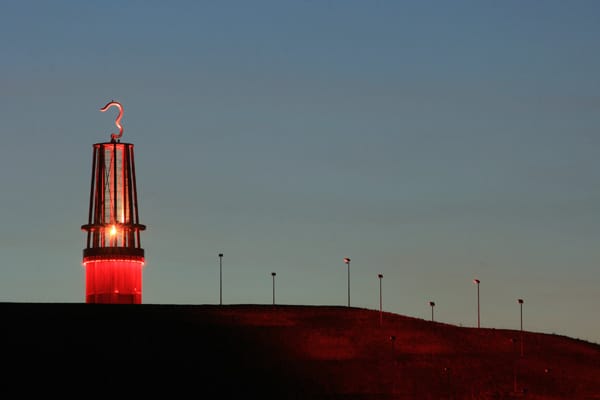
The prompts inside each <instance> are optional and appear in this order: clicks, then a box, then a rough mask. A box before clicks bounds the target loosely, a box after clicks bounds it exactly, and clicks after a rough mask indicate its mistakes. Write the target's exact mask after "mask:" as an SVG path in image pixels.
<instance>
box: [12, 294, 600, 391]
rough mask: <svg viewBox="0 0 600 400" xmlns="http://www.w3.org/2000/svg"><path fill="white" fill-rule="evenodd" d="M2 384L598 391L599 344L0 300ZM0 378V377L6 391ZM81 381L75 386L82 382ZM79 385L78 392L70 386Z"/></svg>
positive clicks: (317, 314)
mask: <svg viewBox="0 0 600 400" xmlns="http://www.w3.org/2000/svg"><path fill="white" fill-rule="evenodd" d="M0 312H1V315H2V316H3V321H4V324H3V328H2V334H1V339H2V343H3V344H4V349H5V351H4V353H3V358H2V359H3V362H4V365H5V367H8V371H9V372H8V373H7V374H5V377H6V379H5V384H8V385H9V386H10V385H12V384H14V382H15V378H19V377H23V376H28V377H29V378H30V379H31V381H32V382H39V384H34V385H31V386H29V385H25V386H23V385H16V386H17V387H18V388H19V389H20V390H21V391H26V392H27V393H30V394H33V393H36V392H37V393H39V392H40V391H43V392H44V393H50V392H54V393H57V394H61V393H67V392H68V391H70V390H73V388H74V387H75V386H74V385H76V384H77V385H82V387H84V388H85V389H84V391H83V392H82V394H87V395H89V394H101V393H102V394H117V395H121V394H123V395H124V394H125V393H128V397H129V396H130V395H131V394H138V395H141V396H145V395H149V394H153V395H157V394H160V393H162V394H167V395H168V396H169V398H173V397H177V398H179V397H181V395H185V396H186V398H187V397H194V398H195V397H206V398H258V399H265V398H282V399H283V398H286V399H288V398H290V399H291V398H295V399H296V398H297V399H337V398H344V399H510V398H526V399H600V346H599V345H597V344H593V343H588V342H584V341H579V340H575V339H571V338H568V337H564V336H557V335H548V334H540V333H532V332H525V333H524V335H523V350H524V354H523V356H521V333H520V332H519V331H514V330H504V329H484V328H481V329H477V328H463V327H457V326H453V325H447V324H442V323H435V322H430V321H425V320H421V319H416V318H410V317H405V316H401V315H396V314H391V313H384V314H383V324H381V325H380V315H379V312H378V311H373V310H365V309H356V308H347V307H328V306H270V305H269V306H266V305H229V306H206V305H198V306H196V305H149V304H143V305H131V306H129V305H99V304H75V303H73V304H43V303H42V304H37V303H0ZM6 387H7V386H6V385H5V388H6ZM78 390H79V389H78ZM74 392H76V393H79V392H78V391H74Z"/></svg>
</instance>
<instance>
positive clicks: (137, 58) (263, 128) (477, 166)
mask: <svg viewBox="0 0 600 400" xmlns="http://www.w3.org/2000/svg"><path fill="white" fill-rule="evenodd" d="M0 37H2V40H1V41H0V72H1V73H0V121H1V123H2V128H1V130H2V145H1V146H0V182H1V185H2V196H1V199H2V200H1V205H2V206H1V207H0V222H1V224H0V301H7V302H83V301H84V294H85V286H84V270H83V268H82V266H81V259H82V249H83V248H84V246H85V235H84V232H82V231H81V230H80V227H81V225H82V224H85V223H86V222H87V211H88V208H87V207H88V201H89V184H90V171H91V155H92V145H93V143H96V142H104V141H108V140H109V139H110V133H111V132H114V131H115V126H114V119H115V117H116V110H115V109H111V110H109V111H108V112H106V113H101V112H99V109H100V107H102V106H104V105H105V104H106V103H107V102H108V101H110V100H113V99H114V100H117V101H120V102H121V103H122V104H123V106H124V110H125V111H124V116H123V120H122V124H123V127H124V129H125V131H124V135H123V138H122V141H123V142H131V143H134V144H135V149H136V159H135V160H136V169H137V183H138V195H139V209H140V222H141V223H143V224H146V225H147V226H148V230H147V231H146V232H143V233H142V240H141V242H142V247H144V248H145V250H146V267H145V270H144V278H143V279H144V289H143V302H144V303H156V304H158V303H161V304H214V303H218V301H219V284H218V283H219V264H218V257H217V254H218V253H219V252H223V253H224V257H223V280H224V288H223V300H224V303H227V304H232V303H261V304H264V303H270V302H271V272H272V271H275V272H277V277H276V296H277V302H278V303H286V304H326V305H345V304H346V302H347V281H346V279H347V270H346V265H345V264H344V263H343V258H344V257H350V258H351V259H352V262H351V271H350V272H351V303H352V305H353V306H357V307H366V308H372V309H378V307H379V304H378V301H379V292H378V290H379V281H378V278H377V274H378V273H383V274H384V278H383V282H382V283H383V303H384V309H385V310H386V311H391V312H395V313H399V314H404V315H408V316H413V317H418V318H427V319H428V318H430V307H429V301H430V300H433V301H435V302H436V304H437V305H436V308H435V315H436V320H439V321H442V322H447V323H451V324H457V325H459V324H460V325H463V326H476V325H477V298H476V286H475V285H474V284H473V283H472V280H473V279H474V278H479V279H480V280H481V286H480V289H481V324H482V326H484V327H492V328H509V329H518V328H519V305H518V304H517V299H518V298H523V299H524V300H525V304H524V307H523V311H524V327H525V329H527V330H533V331H538V332H546V333H557V334H561V335H568V336H572V337H576V338H581V339H584V340H590V341H594V342H597V343H600V318H599V314H598V307H597V306H598V304H599V303H600V289H598V287H599V284H600V268H599V265H600V246H599V244H600V161H599V160H600V158H599V153H600V78H599V77H600V45H599V44H600V3H598V2H596V1H568V2H566V1H533V0H531V1H502V2H498V1H481V0H478V1H461V0H457V1H451V2H450V1H348V0H344V1H342V0H340V1H334V0H332V1H316V0H315V1H309V0H304V1H301V0H298V1H281V0H277V1H276V0H273V1H171V2H165V1H126V2H123V1H103V2H100V1H90V2H85V1H61V0H58V1H53V2H48V1H27V0H19V1H16V0H14V1H12V0H5V1H2V2H1V3H0Z"/></svg>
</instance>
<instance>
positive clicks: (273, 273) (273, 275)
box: [271, 272, 277, 305]
mask: <svg viewBox="0 0 600 400" xmlns="http://www.w3.org/2000/svg"><path fill="white" fill-rule="evenodd" d="M275 275H277V274H276V273H275V272H271V276H272V277H273V305H275Z"/></svg>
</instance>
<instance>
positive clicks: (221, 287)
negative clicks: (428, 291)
mask: <svg viewBox="0 0 600 400" xmlns="http://www.w3.org/2000/svg"><path fill="white" fill-rule="evenodd" d="M350 261H351V259H350V258H349V257H344V264H346V265H347V267H348V307H350ZM275 276H277V273H275V272H271V277H272V281H273V305H275ZM377 277H378V278H379V325H381V324H382V323H383V288H382V280H383V274H377ZM473 283H474V284H475V285H477V328H481V307H480V297H479V285H480V284H481V281H480V280H479V279H473ZM517 302H518V304H519V306H520V320H521V329H520V330H521V356H522V355H523V303H524V300H523V299H518V300H517ZM219 305H223V253H219ZM429 306H430V307H431V321H434V320H435V319H434V314H433V309H434V307H435V302H434V301H430V302H429Z"/></svg>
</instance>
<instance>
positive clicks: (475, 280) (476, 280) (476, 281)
mask: <svg viewBox="0 0 600 400" xmlns="http://www.w3.org/2000/svg"><path fill="white" fill-rule="evenodd" d="M473 283H475V284H476V285H477V327H478V328H481V311H480V308H479V284H480V283H481V281H480V280H479V279H473Z"/></svg>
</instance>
